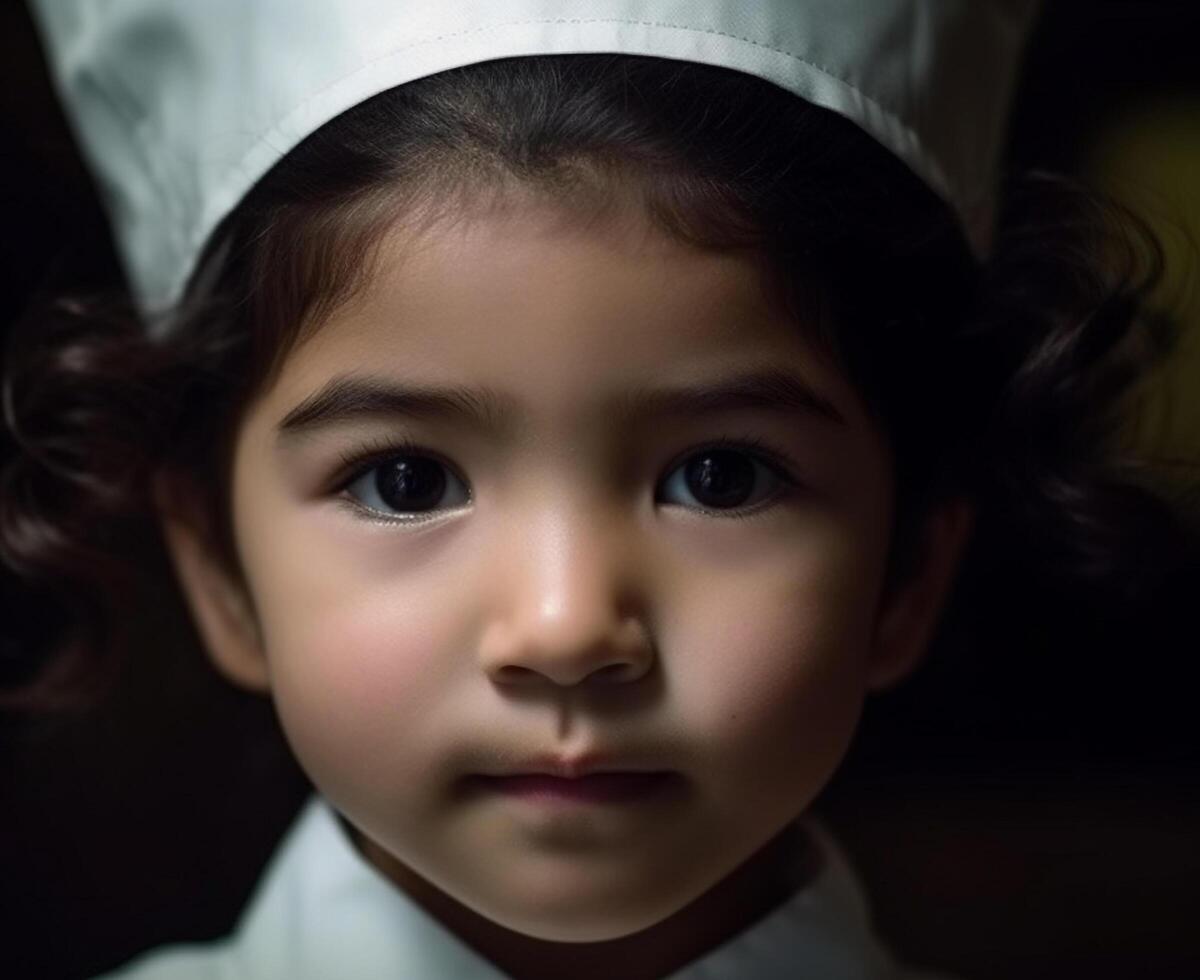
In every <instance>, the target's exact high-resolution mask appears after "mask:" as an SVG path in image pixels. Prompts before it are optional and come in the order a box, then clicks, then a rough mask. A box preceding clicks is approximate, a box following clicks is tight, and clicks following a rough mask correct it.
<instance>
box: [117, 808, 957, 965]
mask: <svg viewBox="0 0 1200 980" xmlns="http://www.w3.org/2000/svg"><path fill="white" fill-rule="evenodd" d="M805 828H806V829H807V830H808V831H809V833H810V836H811V839H812V840H813V841H814V843H815V844H816V846H817V847H818V848H819V849H820V851H821V856H822V858H823V860H822V861H821V862H820V871H819V872H818V873H817V875H816V877H815V878H814V879H812V880H811V881H810V882H809V883H808V884H807V885H805V887H803V888H801V889H800V890H799V891H797V892H796V893H795V894H794V895H793V896H792V897H791V898H789V899H788V900H787V901H786V902H784V903H783V904H782V905H780V906H778V907H776V908H775V909H774V910H772V911H771V912H770V913H768V914H767V915H766V916H764V917H763V918H761V919H759V920H758V921H757V922H755V923H754V924H752V925H751V926H749V927H748V928H747V929H746V930H744V931H743V932H741V933H739V934H738V935H736V936H734V937H732V938H731V939H730V940H728V941H727V942H725V943H723V944H722V945H720V946H718V947H717V948H715V949H713V950H711V951H709V952H708V953H707V954H705V955H704V956H701V957H700V958H699V959H697V960H694V961H693V962H691V963H690V964H688V965H687V966H685V967H683V968H682V969H680V970H678V971H676V972H675V973H672V974H671V975H670V977H668V978H665V980H803V978H813V980H949V978H945V977H942V978H939V977H937V976H935V975H933V974H929V973H924V972H914V971H910V970H907V969H905V968H903V967H901V966H899V965H898V964H897V963H896V962H895V960H894V959H893V957H892V956H891V954H890V953H889V952H888V951H887V950H886V948H885V947H884V946H883V945H882V944H881V943H880V942H879V940H878V939H877V938H876V937H875V935H874V934H873V931H872V928H871V924H870V917H869V913H868V909H867V905H866V901H865V898H864V896H863V893H862V890H861V888H860V886H859V884H858V882H857V880H856V878H855V876H854V873H853V872H852V871H851V869H850V866H849V864H848V862H847V860H846V857H845V855H844V854H843V853H842V851H841V849H840V848H839V847H838V845H837V844H836V843H835V842H834V840H833V838H832V837H831V836H830V835H829V833H828V831H826V830H825V829H824V828H822V827H821V826H820V825H819V824H818V823H817V822H816V821H815V820H811V819H809V820H807V821H806V823H805ZM244 978H252V980H275V978H279V980H380V978H396V980H439V978H453V980H509V977H508V975H507V974H505V973H502V972H501V971H500V970H499V969H497V968H496V967H495V966H494V965H493V964H491V963H490V962H489V961H487V960H486V959H484V958H483V957H481V956H480V955H479V954H478V953H476V952H475V951H474V950H473V949H471V948H470V947H469V946H467V945H466V944H465V943H463V942H462V941H461V940H460V939H459V938H458V937H457V936H456V935H455V934H454V933H452V932H451V931H450V930H448V929H447V928H446V927H444V926H443V925H442V924H441V923H440V922H439V921H438V920H437V919H435V918H434V917H432V916H431V915H430V914H429V913H428V912H426V911H425V910H424V908H422V907H421V906H420V905H418V904H417V903H416V902H414V901H413V900H412V899H411V898H409V897H408V896H407V894H405V893H404V892H403V891H401V890H400V889H399V888H397V887H396V886H395V885H394V884H392V883H391V882H390V881H389V880H388V879H387V878H385V877H384V875H383V874H382V872H380V871H378V870H377V869H376V868H375V867H374V866H372V865H371V864H369V863H368V862H367V860H366V859H365V858H364V857H363V856H362V855H361V854H360V853H359V852H358V850H357V849H356V848H355V847H354V845H353V843H352V842H351V841H350V839H349V837H348V835H347V834H346V832H345V831H344V830H343V829H342V826H341V825H340V823H339V822H338V819H337V816H336V814H335V813H334V811H333V809H332V808H331V807H330V805H329V804H328V803H326V802H325V801H324V800H323V799H322V798H321V797H319V796H314V797H313V798H312V799H311V800H310V801H309V802H308V803H307V804H306V806H305V807H304V809H303V810H302V811H301V813H300V815H299V817H298V818H297V819H296V822H295V823H294V824H293V826H292V827H291V829H290V830H289V831H288V833H287V835H286V836H285V838H284V840H283V843H282V844H281V845H280V847H279V849H278V850H277V851H276V853H275V854H274V856H273V857H272V858H271V861H270V863H269V864H268V866H267V869H266V871H265V873H264V875H263V878H262V879H261V880H260V881H259V883H258V885H257V886H256V888H255V891H254V894H253V895H252V897H251V899H250V902H249V904H248V905H247V907H246V910H245V911H244V912H243V914H242V916H241V918H240V919H239V921H238V924H237V926H236V928H235V929H234V931H233V932H232V933H231V934H230V935H229V936H227V937H225V938H223V939H220V940H217V941H214V942H210V943H191V944H180V945H174V946H165V947H162V948H159V949H155V950H150V951H149V952H146V953H144V954H142V955H140V956H138V957H135V958H134V959H133V960H132V961H131V962H130V963H128V964H126V965H125V967H124V968H122V969H120V970H117V971H116V972H114V973H109V974H105V976H104V977H103V978H101V980H244Z"/></svg>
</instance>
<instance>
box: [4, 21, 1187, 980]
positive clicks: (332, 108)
mask: <svg viewBox="0 0 1200 980" xmlns="http://www.w3.org/2000/svg"><path fill="white" fill-rule="evenodd" d="M681 6H684V7H686V8H687V9H686V10H681V9H680V8H681ZM500 7H501V5H495V7H492V6H489V5H481V4H466V3H463V4H442V5H437V6H436V9H435V6H434V5H424V4H410V5H404V4H376V3H371V2H367V0H363V2H360V3H343V2H339V3H338V4H336V5H334V4H320V3H317V2H312V3H294V2H293V3H289V4H287V5H286V6H285V5H283V4H282V3H264V4H261V5H256V7H255V10H254V14H253V15H251V14H249V13H247V12H245V8H241V7H238V6H233V5H228V6H219V5H205V6H204V7H203V8H200V7H199V5H188V4H185V3H183V2H175V3H171V2H166V0H164V2H160V3H157V4H152V3H144V4H141V5H137V6H136V9H135V7H133V6H130V7H126V8H123V9H122V10H121V11H114V13H113V14H112V15H111V16H112V19H111V20H110V21H107V22H106V21H105V20H104V19H103V18H101V17H99V15H90V16H91V18H93V19H89V17H85V16H83V11H85V10H86V9H89V8H86V7H85V6H84V5H82V4H80V5H72V4H67V3H57V2H55V0H46V2H43V3H41V4H40V5H39V6H38V10H37V12H38V15H39V17H40V19H41V25H42V30H43V32H44V34H45V35H46V37H47V39H48V45H49V47H50V49H51V53H52V63H53V64H54V67H55V70H56V72H57V73H58V79H59V84H60V86H61V87H62V90H63V92H64V97H65V98H66V100H67V104H68V107H69V108H70V109H71V111H72V113H73V116H72V118H73V121H74V123H75V125H76V126H77V128H78V131H79V132H80V135H81V139H82V141H83V143H84V145H85V148H86V149H87V150H88V152H89V154H90V158H91V159H92V162H93V165H94V166H95V167H96V170H97V173H98V176H99V178H100V182H101V185H102V187H104V189H105V191H106V194H107V195H108V200H109V202H110V205H111V207H112V209H113V214H114V224H115V227H116V229H117V232H118V242H119V244H120V246H121V249H122V255H123V257H124V258H125V261H126V263H127V269H128V271H129V274H130V280H131V285H132V287H133V290H134V293H135V295H136V298H137V300H138V304H139V305H138V310H137V312H136V314H135V313H134V312H133V311H132V310H131V311H130V313H129V315H127V316H125V317H124V318H121V317H116V318H114V317H113V316H111V315H106V316H104V317H101V316H99V315H98V314H96V313H95V311H94V310H91V309H89V307H88V306H87V304H80V303H63V304H60V305H59V306H58V307H57V308H56V309H55V311H54V314H53V316H47V317H44V318H42V319H39V320H38V322H37V324H36V329H33V328H28V329H26V330H24V331H23V332H22V334H21V335H20V344H19V345H14V348H13V349H14V351H15V355H14V357H13V359H12V361H11V365H10V369H9V373H8V375H7V376H6V378H5V396H6V402H5V404H6V421H7V423H8V425H9V426H10V428H11V430H12V432H13V434H14V437H15V438H16V439H17V441H18V443H19V446H20V449H21V454H20V455H19V456H18V457H17V458H16V459H15V460H14V461H13V462H12V463H11V464H10V466H9V472H8V473H6V474H5V476H6V477H7V480H6V486H7V487H8V488H9V492H10V503H9V504H8V505H7V506H8V507H9V508H10V509H11V513H10V515H9V518H8V519H7V520H6V521H5V523H4V525H3V537H2V538H0V543H2V545H3V549H4V550H3V554H4V556H5V559H6V561H7V562H8V564H9V565H10V566H11V567H12V568H14V569H16V570H17V571H19V572H22V573H23V574H26V575H28V576H29V577H30V578H31V579H37V578H45V577H46V576H47V574H48V571H47V570H48V569H53V568H55V567H58V566H56V565H55V563H56V562H59V563H63V562H67V561H70V560H71V559H70V556H71V555H72V554H74V552H72V550H71V549H72V548H77V549H78V554H79V555H84V554H94V553H97V552H102V553H105V552H106V553H110V554H119V553H120V549H121V540H120V536H119V535H118V534H116V533H115V532H113V531H112V530H111V529H113V528H117V527H124V526H126V525H125V524H121V523H120V522H121V521H126V522H128V520H129V519H130V518H131V516H136V515H137V514H138V513H139V512H141V513H146V512H149V513H150V514H151V515H152V518H151V519H152V520H153V521H154V522H155V524H156V525H157V526H158V527H160V528H161V532H162V540H163V542H164V544H165V546H166V548H167V552H168V554H169V556H170V558H171V560H172V561H173V563H174V567H175V569H176V571H177V573H178V583H179V586H180V588H181V589H182V592H183V595H184V597H185V599H186V601H187V603H188V606H189V609H190V611H191V613H192V615H193V619H194V622H195V626H196V628H197V629H198V631H199V634H200V637H201V639H202V641H203V643H204V646H205V648H206V649H207V651H208V652H209V654H210V655H211V658H212V660H213V662H214V664H215V665H216V667H217V668H218V669H219V670H220V671H221V672H222V673H223V674H225V675H226V676H227V677H228V678H229V679H230V680H232V681H233V682H234V683H236V684H239V685H242V686H245V687H247V688H250V689H252V690H257V691H262V692H264V693H265V694H269V696H270V697H271V698H272V699H273V702H274V705H275V708H276V711H277V713H278V715H279V719H280V721H281V723H282V727H283V729H284V732H285V734H286V736H287V739H288V741H289V743H290V745H291V747H292V748H293V749H294V751H295V753H296V756H297V758H298V759H299V761H300V763H301V765H302V766H303V768H304V769H305V771H306V772H307V774H308V775H309V776H310V777H311V779H312V781H313V783H314V785H315V787H316V790H317V791H318V794H319V795H317V796H315V797H314V799H313V801H312V802H311V804H310V805H309V806H308V807H307V808H306V809H305V810H304V812H303V813H302V815H301V816H300V818H299V819H298V821H297V823H296V825H295V827H294V828H293V829H292V830H291V831H290V833H289V834H288V836H287V838H286V840H285V841H284V842H283V844H282V845H281V847H280V850H279V851H278V853H277V854H276V856H275V857H274V858H273V860H272V862H271V864H270V866H269V867H268V869H267V872H266V874H265V876H264V879H263V881H262V882H261V883H260V885H259V886H258V888H257V889H256V892H255V894H254V896H253V898H252V899H251V901H250V904H249V906H248V907H247V909H246V910H245V912H244V914H243V915H242V917H241V919H240V922H239V925H238V927H237V928H236V930H235V931H234V932H233V933H232V934H231V935H230V936H229V937H228V938H227V939H225V940H222V941H220V942H216V943H212V944H208V945H198V946H178V947H172V948H167V949H165V950H158V951H151V952H149V953H148V954H147V955H145V956H143V957H139V958H138V959H137V960H135V961H134V962H133V963H131V964H129V965H128V966H127V967H126V968H125V969H123V970H121V971H118V973H117V974H113V976H120V977H131V978H132V977H136V978H151V977H156V978H157V977H164V978H165V977H170V978H173V980H174V978H190V977H197V978H200V977H205V978H208V977H213V978H216V977H222V978H226V977H266V978H272V977H279V978H285V977H286V978H300V977H313V978H332V977H338V978H360V977H362V978H366V977H371V978H374V977H385V976H387V977H412V978H422V980H423V978H436V977H454V978H499V977H504V976H511V977H518V978H531V980H533V978H564V977H570V978H582V980H587V978H596V977H621V978H629V980H641V978H645V980H649V978H661V977H670V978H673V980H700V978H706V977H728V978H739V980H742V978H745V980H758V978H783V977H788V978H792V977H819V978H822V980H833V978H885V977H887V978H893V977H903V976H917V975H918V974H916V973H911V972H908V971H906V970H905V969H904V968H902V967H901V966H899V965H898V964H897V963H896V961H895V958H894V957H893V956H892V955H891V954H890V953H889V952H888V951H887V950H886V949H885V948H884V945H883V944H882V943H881V942H880V941H879V939H878V938H877V937H876V936H875V934H874V933H873V931H872V927H871V923H870V919H869V916H868V913H867V906H866V900H865V898H864V897H863V895H862V894H861V892H860V889H859V886H858V884H857V882H856V881H855V879H854V877H853V875H852V874H851V872H850V870H849V866H848V864H847V862H846V860H845V858H844V856H843V855H842V854H841V852H840V851H839V849H838V847H837V845H836V844H835V842H834V841H833V839H832V838H831V836H830V835H829V834H828V832H827V831H826V830H824V829H823V828H822V827H821V825H820V824H819V823H817V822H816V821H814V820H812V819H810V818H809V817H807V816H806V810H807V808H808V806H809V804H810V803H811V802H812V801H813V799H814V797H815V796H816V795H817V794H818V792H819V791H820V790H821V788H822V787H823V786H824V785H825V784H826V783H827V782H828V780H829V779H830V777H831V776H832V774H833V773H834V772H835V770H836V769H837V767H838V764H839V762H840V761H841V759H842V758H843V756H844V755H845V753H846V751H847V749H848V746H849V744H850V741H851V738H852V736H853V733H854V731H855V728H856V724H857V722H858V719H859V716H860V712H861V711H862V708H863V702H864V699H865V697H866V695H867V693H868V692H869V691H872V690H877V689H881V688H884V687H887V686H889V685H892V684H894V683H896V682H897V681H898V680H899V679H901V678H902V677H904V676H906V675H907V674H909V673H910V672H911V671H912V670H913V669H914V667H915V666H916V665H917V664H918V662H919V661H920V659H921V657H922V655H923V654H924V653H925V651H926V649H927V648H928V646H929V642H930V640H931V637H932V635H933V633H934V631H935V629H936V627H937V624H938V622H939V620H940V618H941V617H942V615H943V612H944V610H945V608H946V607H947V604H948V602H949V599H950V596H951V592H952V588H953V586H954V583H955V582H956V580H957V579H958V578H959V577H961V576H962V575H963V574H965V569H966V568H968V567H969V565H970V561H975V562H993V563H994V562H1009V563H1011V567H1012V568H1014V569H1015V570H1018V571H1020V572H1021V573H1022V574H1023V575H1025V576H1026V581H1027V582H1029V583H1032V587H1033V588H1036V589H1041V590H1043V591H1053V590H1055V589H1057V590H1058V592H1057V593H1056V594H1061V595H1063V596H1069V595H1071V594H1074V593H1072V591H1071V590H1072V589H1075V590H1076V591H1077V592H1078V593H1079V594H1083V593H1086V594H1088V595H1089V596H1092V597H1100V598H1102V599H1103V600H1113V601H1116V600H1117V599H1119V600H1120V601H1122V602H1125V603H1129V604H1133V603H1135V602H1136V600H1137V595H1135V594H1133V591H1132V589H1133V587H1134V586H1136V585H1141V586H1143V587H1144V588H1151V587H1152V582H1153V577H1152V573H1154V572H1155V571H1156V570H1161V569H1165V568H1168V567H1170V564H1171V561H1172V560H1174V557H1173V556H1174V552H1172V551H1171V548H1173V547H1181V546H1179V545H1176V544H1175V542H1177V541H1178V540H1179V537H1178V535H1177V534H1176V532H1177V531H1178V528H1177V527H1176V525H1175V523H1174V522H1173V518H1172V516H1171V512H1170V511H1169V510H1168V509H1167V507H1166V506H1165V505H1164V504H1163V503H1161V502H1160V501H1159V500H1158V499H1157V498H1156V497H1154V496H1152V495H1151V494H1150V492H1149V491H1148V490H1146V489H1144V488H1142V487H1141V486H1140V485H1139V484H1138V483H1137V482H1136V481H1135V480H1134V479H1133V478H1132V477H1131V476H1129V474H1127V473H1124V472H1123V471H1118V470H1116V469H1114V468H1113V464H1112V460H1113V457H1112V446H1111V436H1112V435H1113V430H1114V425H1115V420H1116V418H1117V413H1116V409H1117V407H1118V406H1119V405H1120V404H1122V398H1123V396H1124V394H1125V392H1126V391H1127V390H1128V389H1129V388H1130V386H1131V385H1132V383H1133V381H1135V380H1136V379H1137V378H1139V377H1140V376H1141V374H1142V373H1144V371H1145V369H1146V368H1147V366H1148V365H1150V364H1151V363H1153V361H1154V359H1155V358H1156V357H1158V356H1160V355H1161V352H1162V351H1164V350H1165V349H1166V348H1167V346H1168V344H1167V340H1166V335H1165V334H1163V333H1161V332H1158V331H1155V330H1152V329H1150V326H1151V325H1152V321H1150V320H1147V319H1145V318H1143V317H1142V316H1141V315H1140V314H1139V307H1138V301H1139V299H1140V296H1141V293H1140V292H1139V290H1141V289H1143V288H1144V285H1143V283H1144V281H1149V279H1148V278H1147V277H1141V276H1140V275H1134V274H1133V273H1131V278H1129V279H1128V280H1126V281H1121V279H1120V276H1121V273H1122V271H1123V270H1122V269H1121V268H1116V269H1115V270H1114V269H1111V268H1110V266H1109V265H1106V264H1105V263H1106V262H1108V261H1109V256H1110V253H1108V252H1106V251H1103V250H1102V248H1101V245H1102V244H1103V243H1097V242H1095V241H1094V240H1093V239H1091V238H1089V237H1088V236H1089V235H1090V234H1091V229H1093V228H1099V227H1101V226H1100V225H1098V224H1094V223H1089V224H1086V225H1081V224H1079V222H1078V221H1077V220H1076V216H1077V214H1078V213H1080V212H1079V211H1078V210H1077V208H1076V206H1077V205H1078V204H1079V198H1078V197H1077V196H1072V195H1073V192H1070V191H1069V190H1068V189H1066V188H1065V187H1064V186H1060V185H1059V184H1056V183H1054V182H1050V181H1042V182H1034V183H1032V184H1031V185H1030V186H1029V188H1028V189H1026V190H1025V191H1024V192H1023V194H1024V196H1023V197H1022V196H1020V195H1016V196H1014V197H1013V199H1012V204H1011V208H1012V211H1011V214H1012V215H1013V217H1012V218H1011V220H1009V221H1006V222H1002V223H1001V226H1000V230H999V232H998V233H993V224H994V222H993V221H992V218H991V213H992V211H991V207H990V203H989V202H990V198H991V192H992V190H993V183H994V181H993V174H994V172H995V168H996V158H997V153H998V147H999V145H1000V142H999V133H1000V121H1001V120H1002V118H1003V108H1004V105H1005V103H1006V100H1007V89H1008V87H1009V83H1010V79H1011V75H1012V72H1013V66H1014V64H1015V59H1016V53H1017V50H1018V47H1019V41H1020V37H1021V34H1022V31H1023V26H1024V23H1025V20H1026V19H1027V13H1028V12H1027V11H1025V10H1019V9H1018V8H1020V7H1021V5H1020V4H1013V3H995V4H979V3H976V2H971V3H966V2H963V3H948V2H945V0H937V2H930V3H920V2H900V0H896V2H893V3H883V2H879V3H872V4H869V5H868V4H846V3H844V2H835V0H820V2H817V0H804V2H799V0H777V2H771V3H759V4H755V5H753V7H754V10H753V13H752V14H751V13H750V12H748V11H747V10H745V9H742V8H743V5H735V4H723V3H718V2H715V0H714V2H694V3H690V4H688V5H678V4H672V3H666V2H661V3H660V2H608V3H604V2H597V0H590V2H589V3H587V4H586V5H584V4H578V5H577V4H565V3H558V4H550V3H538V2H532V0H526V2H523V3H515V4H505V5H503V9H502V10H500V9H499V8H500ZM105 16H107V15H105ZM94 18H99V19H94ZM400 55H403V57H400ZM964 72H968V73H972V81H973V83H974V84H973V85H972V86H963V85H962V75H963V73H964ZM1087 200H1088V199H1085V201H1084V203H1085V204H1086V203H1087ZM1054 207H1057V208H1059V209H1060V210H1059V211H1055V210H1053V208H1054ZM1129 256H1130V257H1131V258H1135V257H1136V254H1135V253H1134V252H1130V253H1129ZM1133 272H1136V269H1135V270H1133ZM185 284H186V288H185ZM1150 341H1152V342H1153V343H1152V344H1151V345H1150V346H1146V344H1147V343H1148V342H1150ZM1139 345H1140V346H1139ZM1156 345H1157V346H1156ZM81 405H86V406H87V408H88V411H87V412H80V411H78V409H79V407H80V406H81ZM38 433H45V437H44V440H43V441H39V439H38V436H37V434H38ZM1114 481H1115V482H1114ZM139 508H140V509H141V510H140V511H139ZM34 526H40V527H42V528H43V529H45V528H55V529H57V530H58V535H57V537H54V538H52V537H50V536H49V535H45V536H44V537H43V538H42V539H41V540H40V541H39V540H34V537H33V536H32V535H30V534H29V533H24V532H27V531H28V529H29V528H32V527H34ZM106 528H107V529H109V530H108V531H107V532H106V530H105V529H106ZM1018 535H1019V536H1018ZM1173 535H1174V536H1173ZM63 541H66V542H68V545H67V546H66V547H65V548H64V546H63V545H62V542H63ZM1131 542H1137V548H1136V549H1135V548H1134V547H1133V545H1132V544H1131ZM968 554H970V555H971V558H970V561H968V559H967V556H968ZM64 556H66V557H64ZM1139 563H1140V564H1139ZM1134 568H1136V569H1138V570H1139V575H1138V576H1137V577H1136V581H1132V583H1131V580H1132V579H1133V578H1134V577H1133V576H1131V575H1130V570H1131V569H1134ZM102 587H103V583H102V582H100V581H99V580H98V581H97V582H96V588H97V589H99V588H102ZM76 595H77V598H76V600H75V601H77V602H84V601H86V597H82V598H80V597H78V590H76ZM96 595H98V596H100V598H99V599H97V600H96V601H97V602H99V603H100V605H99V607H98V608H101V609H102V610H103V612H104V613H105V614H106V615H107V616H108V622H109V624H110V625H109V627H108V629H109V632H107V633H102V634H99V635H98V636H97V637H95V638H94V641H93V642H92V643H91V645H90V646H89V645H77V647H76V648H75V649H76V652H77V653H78V652H79V651H82V652H83V653H84V654H86V655H89V656H94V657H97V658H98V657H99V655H100V653H102V652H103V651H105V650H109V649H114V648H116V647H118V646H119V642H118V641H117V640H116V639H114V638H115V637H118V636H119V623H120V620H121V613H120V612H119V610H121V609H122V608H123V607H122V606H121V599H122V598H123V597H122V596H120V595H111V596H105V595H104V593H101V592H98V593H96ZM1003 600H1004V597H995V596H993V597H991V601H992V602H993V603H994V605H993V606H992V607H991V609H990V610H989V609H988V608H987V607H986V605H984V604H981V607H980V608H981V610H982V612H981V613H980V615H984V614H986V613H987V612H988V611H995V610H998V609H1000V608H1001V604H1002V602H1003ZM64 601H67V598H66V597H65V598H64ZM1009 614H1010V615H1011V613H1009ZM124 615H126V616H128V615H136V609H133V610H128V609H126V610H125V612H124ZM70 652H71V651H69V650H67V651H65V652H64V656H66V655H67V654H69V653H70ZM921 975H923V976H927V975H928V974H921Z"/></svg>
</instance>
